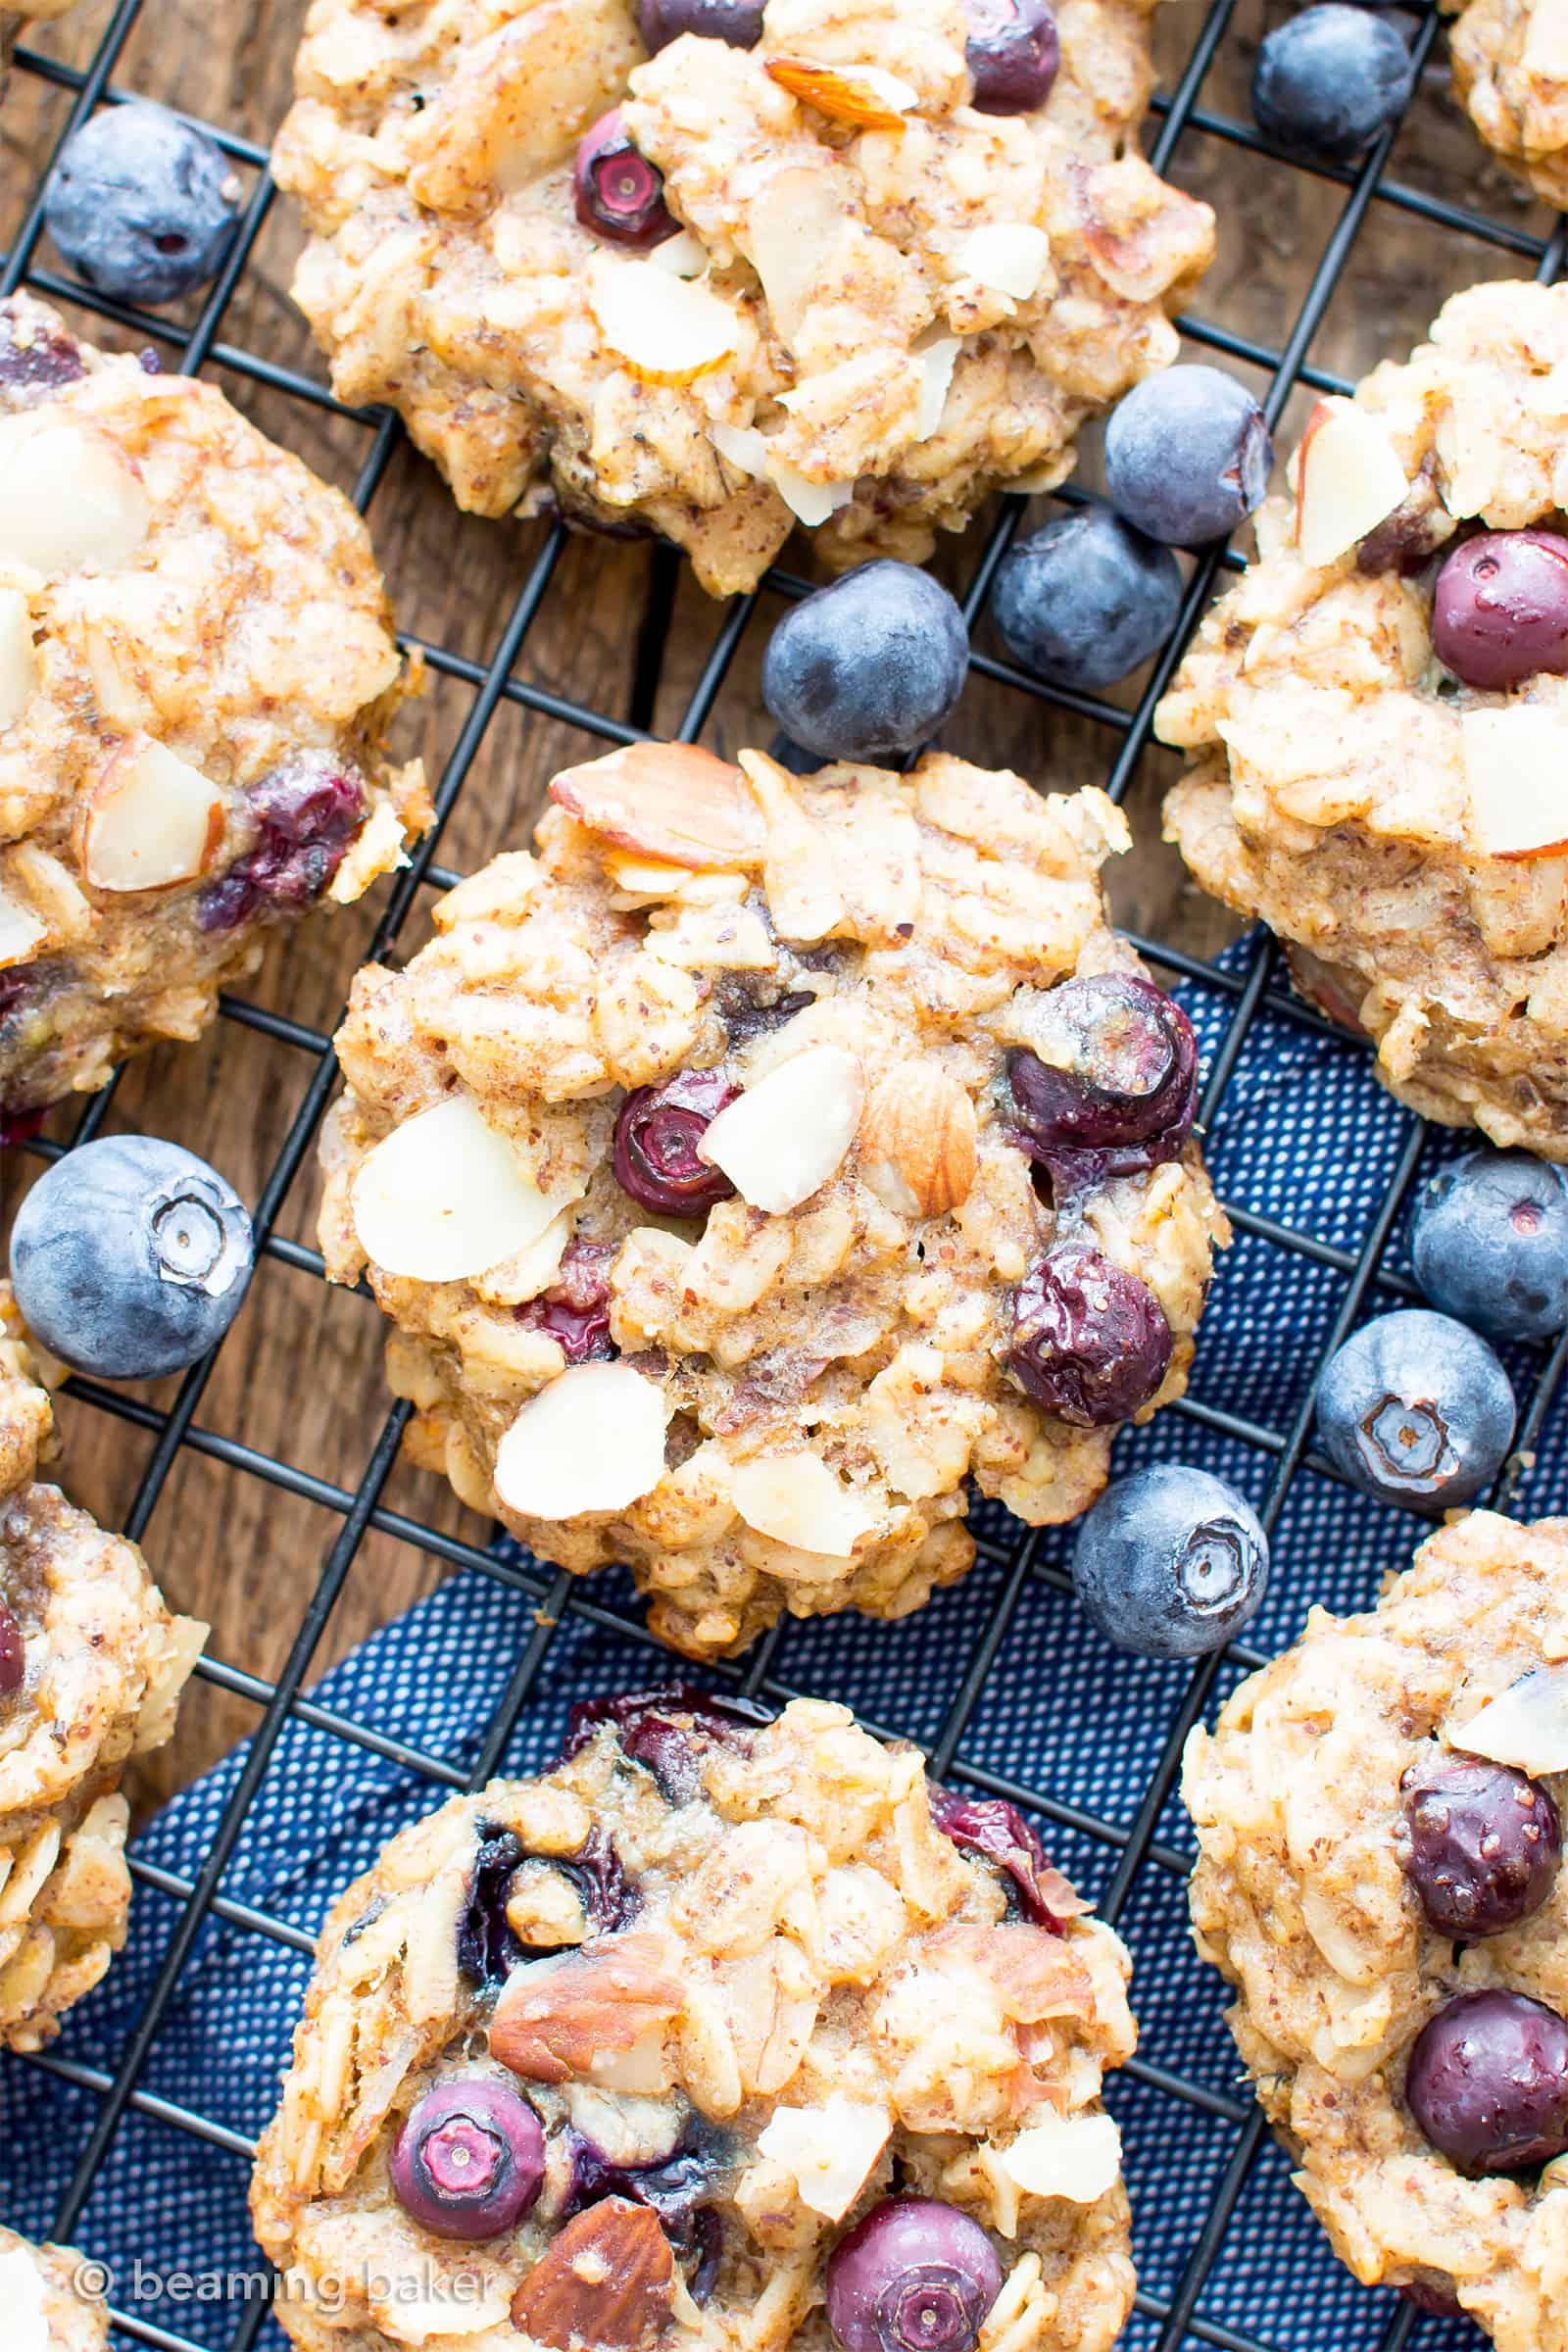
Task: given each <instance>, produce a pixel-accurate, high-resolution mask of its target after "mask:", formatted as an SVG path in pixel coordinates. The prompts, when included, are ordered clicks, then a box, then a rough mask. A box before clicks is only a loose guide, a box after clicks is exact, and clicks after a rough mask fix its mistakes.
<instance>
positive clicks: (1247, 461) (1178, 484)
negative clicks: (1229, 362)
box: [1105, 368, 1274, 547]
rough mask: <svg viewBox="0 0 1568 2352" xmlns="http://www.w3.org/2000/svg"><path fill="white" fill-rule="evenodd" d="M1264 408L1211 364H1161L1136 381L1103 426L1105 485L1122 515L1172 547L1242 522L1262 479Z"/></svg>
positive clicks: (1266, 455)
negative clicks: (1160, 368)
mask: <svg viewBox="0 0 1568 2352" xmlns="http://www.w3.org/2000/svg"><path fill="white" fill-rule="evenodd" d="M1273 460H1274V449H1273V444H1272V443H1271V442H1270V440H1269V437H1268V426H1267V425H1266V424H1265V423H1264V421H1263V412H1262V410H1261V409H1260V408H1259V407H1258V405H1257V403H1256V401H1255V400H1254V399H1253V398H1252V395H1251V394H1250V392H1249V391H1248V389H1247V387H1246V385H1245V384H1239V383H1238V382H1237V380H1236V378H1235V376H1234V375H1225V374H1223V373H1222V372H1221V370H1220V369H1219V368H1166V369H1165V371H1164V372H1163V373H1162V374H1159V375H1149V376H1146V377H1145V378H1144V380H1143V382H1142V383H1141V384H1135V385H1134V386H1133V389H1132V390H1131V391H1130V392H1129V393H1128V395H1127V397H1126V399H1125V400H1123V401H1121V402H1119V403H1118V404H1117V406H1116V408H1115V409H1114V410H1113V411H1112V413H1111V418H1110V422H1109V423H1108V424H1107V425H1106V427H1105V487H1106V489H1107V491H1108V493H1109V496H1110V503H1111V505H1112V506H1113V507H1114V508H1115V510H1116V512H1117V514H1118V515H1121V517H1122V519H1123V521H1125V522H1130V523H1131V524H1132V525H1133V527H1134V529H1135V530H1140V531H1144V532H1147V534H1148V536H1149V537H1150V538H1151V539H1163V540H1165V541H1166V542H1167V544H1168V545H1170V546H1172V547H1201V546H1202V545H1203V544H1204V542H1205V541H1206V540H1209V539H1223V538H1224V537H1225V536H1226V534H1227V532H1230V531H1234V530H1235V528H1236V526H1237V524H1238V523H1240V522H1245V521H1246V519H1247V517H1248V515H1250V514H1251V512H1252V509H1253V508H1254V507H1255V506H1256V505H1257V504H1258V501H1259V500H1260V499H1261V498H1262V495H1263V492H1264V491H1265V489H1266V488H1267V487H1268V469H1269V466H1271V465H1272V463H1273Z"/></svg>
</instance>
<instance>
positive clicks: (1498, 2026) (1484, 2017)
mask: <svg viewBox="0 0 1568 2352" xmlns="http://www.w3.org/2000/svg"><path fill="white" fill-rule="evenodd" d="M1404 2095H1405V2098H1406V2100H1407V2101H1408V2103H1409V2108H1410V2113H1411V2114H1412V2115H1413V2116H1414V2117H1415V2120H1416V2122H1417V2124H1418V2125H1419V2126H1420V2128H1421V2130H1422V2131H1424V2132H1425V2133H1426V2135H1427V2137H1428V2139H1429V2140H1431V2142H1432V2145H1433V2146H1434V2147H1435V2148H1437V2149H1438V2150H1439V2151H1440V2153H1441V2154H1443V2155H1445V2156H1446V2157H1447V2159H1448V2161H1449V2162H1450V2164H1455V2165H1457V2166H1458V2167H1459V2169H1460V2171H1461V2172H1466V2173H1522V2172H1530V2171H1533V2170H1534V2168H1535V2167H1536V2166H1537V2165H1539V2164H1546V2163H1548V2162H1549V2161H1550V2159H1551V2158H1552V2157H1553V2156H1560V2155H1561V2154H1562V2153H1563V2151H1564V2149H1565V2148H1568V2024H1565V2023H1564V2021H1563V2019H1562V2018H1560V2017H1559V2016H1558V2015H1557V2012H1556V2010H1555V2009H1548V2008H1547V2007H1546V2005H1545V2003H1544V2001H1533V2000H1531V1999H1530V1997H1529V1995H1528V1994H1526V1993H1522V1992H1504V1991H1502V1990H1501V1989H1500V1988H1498V1987H1497V1986H1491V1987H1489V1988H1488V1989H1487V1990H1486V1991H1484V1992H1461V1993H1459V1994H1457V1995H1456V1996H1455V1997H1454V1999H1452V2000H1451V2001H1446V2002H1445V2004H1444V2006H1443V2007H1442V2008H1441V2009H1440V2010H1439V2011H1438V2013H1437V2015H1436V2017H1433V2018H1429V2019H1428V2021H1427V2023H1426V2025H1425V2026H1424V2027H1423V2028H1422V2030H1421V2032H1420V2034H1418V2035H1417V2036H1416V2041H1415V2046H1414V2048H1413V2049H1412V2050H1411V2052H1410V2057H1409V2061H1408V2064H1407V2065H1406V2068H1405V2076H1404Z"/></svg>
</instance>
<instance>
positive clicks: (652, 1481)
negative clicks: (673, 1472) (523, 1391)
mask: <svg viewBox="0 0 1568 2352" xmlns="http://www.w3.org/2000/svg"><path fill="white" fill-rule="evenodd" d="M668 1418H669V1411H668V1407H667V1406H666V1404H665V1402H664V1397H663V1392H662V1390H660V1389H658V1388H656V1387H655V1386H654V1383H653V1382H652V1381H651V1380H647V1379H645V1378H644V1376H643V1374H642V1373H641V1372H634V1371H633V1370H632V1367H631V1366H630V1364H620V1363H613V1364H573V1365H572V1366H571V1367H570V1369H569V1370H567V1371H565V1372H563V1373H561V1374H560V1375H559V1376H558V1377H557V1378H556V1379H555V1380H553V1381H552V1382H551V1383H550V1386H549V1387H548V1388H547V1389H541V1390H540V1392H539V1394H538V1396H537V1397H530V1398H529V1400H528V1402H527V1403H526V1404H525V1405H524V1406H523V1408H522V1410H521V1412H520V1413H519V1414H518V1415H517V1418H516V1419H515V1421H514V1422H513V1424H512V1427H511V1428H510V1429H509V1430H508V1431H507V1434H506V1436H505V1437H504V1438H503V1439H502V1441H501V1444H500V1446H498V1447H497V1449H496V1467H495V1487H496V1493H497V1494H498V1495H500V1497H501V1499H502V1501H503V1502H504V1503H505V1504H506V1506H507V1508H508V1509H509V1510H512V1511H517V1512H520V1513H521V1515H522V1516H523V1517H524V1518H525V1519H549V1520H553V1521H554V1520H560V1519H577V1518H580V1517H581V1516H582V1514H583V1513H584V1512H585V1511H623V1510H625V1509H626V1508H627V1506H628V1505H629V1504H631V1503H634V1502H637V1501H640V1500H641V1498H642V1496H643V1495H648V1494H651V1493H652V1491H653V1489H654V1488H655V1487H657V1486H658V1484H659V1482H660V1480H661V1479H662V1477H663V1475H664V1425H665V1423H666V1422H667V1420H668Z"/></svg>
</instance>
